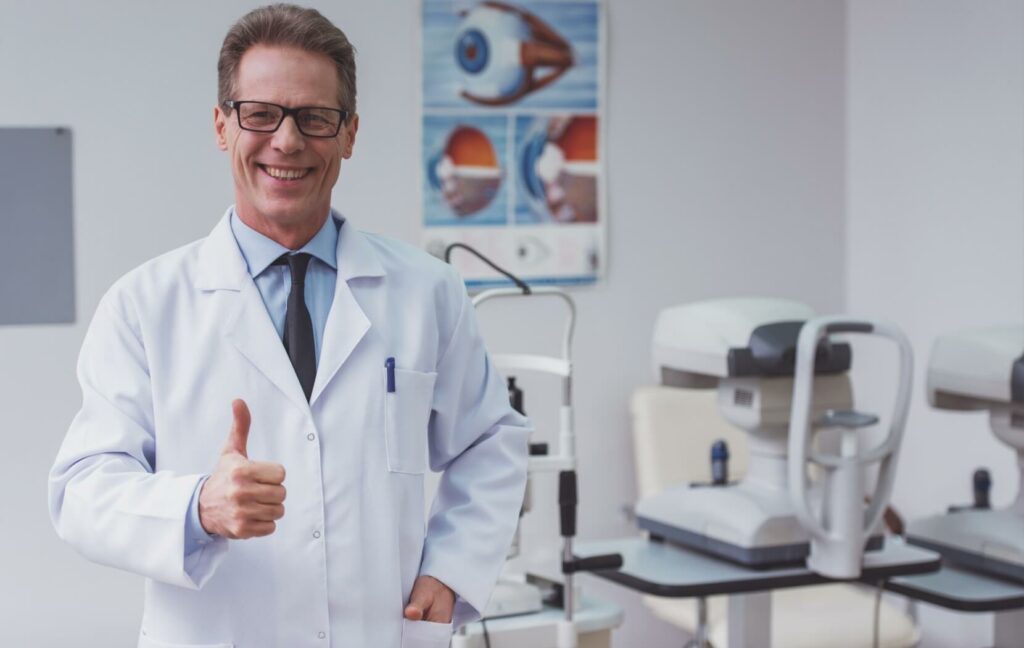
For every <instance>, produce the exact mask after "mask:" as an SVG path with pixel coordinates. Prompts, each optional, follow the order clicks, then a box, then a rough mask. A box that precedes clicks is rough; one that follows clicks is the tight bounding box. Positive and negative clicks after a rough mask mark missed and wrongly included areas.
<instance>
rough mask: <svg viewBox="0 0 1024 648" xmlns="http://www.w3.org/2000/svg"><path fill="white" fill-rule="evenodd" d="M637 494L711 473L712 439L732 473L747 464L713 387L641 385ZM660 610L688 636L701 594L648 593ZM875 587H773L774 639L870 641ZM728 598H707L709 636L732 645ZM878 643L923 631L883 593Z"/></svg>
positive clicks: (891, 645) (830, 645)
mask: <svg viewBox="0 0 1024 648" xmlns="http://www.w3.org/2000/svg"><path fill="white" fill-rule="evenodd" d="M630 410H631V418H632V429H633V449H634V456H635V458H636V459H635V460H636V474H637V482H638V483H637V489H638V492H637V496H638V498H643V497H646V496H648V495H651V494H654V493H658V492H660V491H663V490H665V488H667V487H668V486H671V485H673V484H678V483H681V482H709V481H710V480H711V466H710V451H711V445H712V444H713V443H714V442H715V441H716V440H718V439H723V440H725V441H726V442H727V443H728V444H729V451H730V455H731V456H730V460H729V478H730V479H731V480H735V479H738V478H739V477H741V476H742V474H743V471H744V470H745V469H746V464H747V451H746V447H745V443H746V435H745V433H744V432H743V431H742V430H739V429H738V428H735V427H733V426H732V425H730V424H729V423H728V422H727V421H725V420H724V419H723V418H722V416H721V413H720V412H719V410H718V406H717V404H716V395H715V392H714V391H711V390H701V389H683V388H676V387H661V386H650V387H641V388H639V389H637V390H636V391H635V392H634V393H633V398H632V401H631V404H630ZM643 600H644V605H646V606H647V608H648V609H649V610H651V612H653V613H654V615H655V616H656V617H658V618H659V619H662V620H663V621H666V622H668V623H671V624H672V625H674V626H677V627H679V628H680V629H682V630H683V631H685V632H686V633H687V634H689V635H690V636H694V635H695V633H696V630H697V623H698V613H697V607H698V603H697V600H696V599H673V598H662V597H655V596H645V597H644V599H643ZM874 608H875V590H874V589H872V588H870V587H867V586H863V585H858V584H846V583H835V584H826V585H815V586H809V587H796V588H788V589H780V590H775V591H773V592H772V622H771V628H772V639H771V645H773V646H783V647H785V648H865V647H867V646H872V645H873V641H874V626H873V622H874ZM726 615H727V605H726V597H725V596H724V595H723V596H713V597H709V598H708V599H707V628H706V633H707V635H706V636H707V637H708V639H709V640H710V642H711V645H712V646H715V647H721V646H725V645H727V632H728V630H727V626H728V624H727V622H726ZM879 619H880V630H879V644H878V645H879V647H880V648H909V647H911V646H915V645H917V643H918V641H919V640H920V631H919V629H918V628H917V626H916V624H915V623H914V621H913V619H912V618H911V617H910V615H909V614H908V613H907V612H905V611H904V610H903V609H902V608H901V607H899V606H896V605H893V604H891V603H890V602H888V601H886V600H885V599H884V598H883V600H882V603H881V606H880V617H879Z"/></svg>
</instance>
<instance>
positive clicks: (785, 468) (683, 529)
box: [636, 298, 912, 578]
mask: <svg viewBox="0 0 1024 648" xmlns="http://www.w3.org/2000/svg"><path fill="white" fill-rule="evenodd" d="M833 333H875V334H881V335H884V336H887V337H891V338H893V339H894V340H895V341H896V343H897V345H898V346H899V348H900V357H901V371H900V381H899V391H898V396H897V398H896V408H895V414H894V415H893V417H892V422H891V423H892V424H891V429H890V432H889V435H888V436H887V437H886V439H885V441H883V442H882V443H881V444H880V445H878V446H876V447H875V448H873V449H871V450H870V451H867V452H862V451H861V450H860V448H859V434H860V430H861V429H862V428H864V427H866V426H867V425H870V424H872V423H874V422H876V421H877V419H876V418H875V417H872V416H868V415H862V414H858V413H856V412H852V411H849V410H850V408H851V407H852V405H853V396H852V392H851V387H850V382H849V378H848V375H847V372H848V370H849V368H850V362H851V351H850V346H849V345H848V344H846V343H842V342H838V341H835V340H833V339H831V338H830V337H829V336H830V335H831V334H833ZM653 347H654V363H655V369H656V371H657V372H658V373H659V375H660V377H661V382H662V383H663V384H666V385H673V386H682V387H690V388H713V387H714V388H717V389H718V404H719V409H720V411H721V412H722V415H723V416H724V417H725V418H726V419H727V420H728V421H730V422H731V423H733V424H735V425H736V426H737V427H739V428H741V429H743V430H744V431H745V432H747V433H748V435H749V442H748V449H749V455H750V462H749V466H748V468H747V472H746V474H745V475H744V477H743V480H742V481H741V482H739V483H738V484H730V485H725V486H707V485H691V484H680V485H677V486H675V487H672V488H669V489H667V490H666V491H664V492H662V493H659V494H657V495H654V496H651V497H647V498H644V499H642V500H640V501H639V502H638V503H637V506H636V513H637V519H638V522H639V524H640V527H641V528H643V529H646V530H648V531H649V532H650V533H651V534H652V535H654V536H658V537H663V538H666V539H668V540H671V541H673V542H676V543H679V544H682V545H684V546H687V547H690V548H693V549H697V550H700V551H704V552H707V553H711V554H713V555H716V556H720V557H723V558H727V559H730V560H733V561H735V562H739V563H741V564H746V565H751V566H758V567H765V566H771V565H779V564H787V563H790V564H791V563H794V562H801V561H803V560H804V559H807V558H809V557H810V559H809V562H808V565H809V566H810V567H811V569H814V570H815V571H818V572H820V573H822V574H825V575H828V576H832V577H836V578H853V577H856V576H857V575H859V573H860V564H861V556H862V553H863V551H864V549H865V545H867V548H869V549H876V548H879V547H881V537H880V536H877V535H874V531H875V530H876V529H877V528H879V526H880V520H881V515H882V512H883V511H884V509H885V506H886V505H887V503H888V500H889V495H890V493H891V488H892V481H893V475H894V471H895V461H894V459H895V456H896V452H897V450H898V448H899V442H900V440H901V438H902V431H903V426H904V422H905V418H906V411H907V407H908V405H909V394H910V380H911V375H912V371H911V367H910V362H911V360H910V348H909V345H908V344H907V342H906V340H905V338H904V337H903V336H902V334H901V333H899V331H898V330H896V329H895V328H893V327H890V326H887V325H883V324H879V323H875V322H865V321H852V320H849V319H847V318H817V319H815V318H814V313H813V311H812V310H811V309H810V308H809V307H807V306H805V305H803V304H800V303H798V302H793V301H787V300H780V299H765V298H747V299H722V300H712V301H706V302H699V303H695V304H690V305H686V306H678V307H673V308H669V309H666V310H664V311H662V313H661V314H660V315H659V317H658V320H657V323H656V325H655V331H654V344H653ZM825 430H832V432H829V433H828V434H829V435H831V438H832V439H833V440H837V441H838V442H839V443H838V445H839V453H838V454H826V453H824V452H822V451H821V450H820V448H821V447H823V446H824V445H826V442H825V440H824V439H823V438H820V439H819V438H817V435H818V434H819V433H821V432H824V431H825ZM808 462H813V463H815V464H817V465H818V466H819V467H820V468H821V469H822V470H821V478H820V479H818V480H816V481H815V482H813V483H811V482H809V481H808V479H807V468H808ZM867 463H878V464H879V465H880V473H879V475H880V476H879V479H878V483H877V486H876V488H875V491H874V495H873V497H872V498H871V501H870V504H869V505H867V506H865V504H864V499H863V498H864V486H865V476H864V473H865V468H866V464H867ZM797 477H801V478H799V479H798V478H797ZM824 493H827V494H828V496H827V497H825V496H824V495H823V494H824ZM823 500H824V501H823ZM869 536H873V537H870V540H869Z"/></svg>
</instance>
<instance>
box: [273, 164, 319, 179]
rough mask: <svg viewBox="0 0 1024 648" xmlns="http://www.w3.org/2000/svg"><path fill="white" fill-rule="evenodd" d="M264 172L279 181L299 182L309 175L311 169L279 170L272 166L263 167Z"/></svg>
mask: <svg viewBox="0 0 1024 648" xmlns="http://www.w3.org/2000/svg"><path fill="white" fill-rule="evenodd" d="M263 170H264V171H266V172H267V174H268V175H270V176H272V177H274V178H277V179H278V180H298V179H299V178H301V177H303V176H305V175H306V174H307V173H309V169H302V170H296V169H278V168H276V167H270V166H265V167H263Z"/></svg>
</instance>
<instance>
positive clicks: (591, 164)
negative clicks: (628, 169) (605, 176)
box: [518, 115, 598, 223]
mask: <svg viewBox="0 0 1024 648" xmlns="http://www.w3.org/2000/svg"><path fill="white" fill-rule="evenodd" d="M518 168H519V176H520V182H521V185H522V188H523V190H524V193H525V194H526V196H527V200H528V202H529V206H530V209H531V210H532V211H533V212H534V213H536V214H538V215H541V216H544V217H550V218H552V219H554V220H556V221H558V222H563V223H593V222H595V221H596V220H597V176H598V163H597V118H596V117H593V116H590V115H578V116H574V117H555V118H552V119H545V120H540V121H537V122H535V125H534V127H533V129H532V131H531V133H530V134H529V135H528V136H527V137H526V139H525V141H524V143H523V144H522V146H521V147H520V149H519V164H518Z"/></svg>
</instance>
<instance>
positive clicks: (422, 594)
mask: <svg viewBox="0 0 1024 648" xmlns="http://www.w3.org/2000/svg"><path fill="white" fill-rule="evenodd" d="M432 602H433V597H432V596H431V595H430V592H429V591H428V590H427V588H426V587H421V586H420V583H419V581H418V580H417V582H416V583H415V584H414V585H413V586H412V594H410V595H409V605H406V606H405V618H406V619H409V620H410V621H422V620H423V619H424V618H426V616H427V610H428V609H429V608H430V604H431V603H432Z"/></svg>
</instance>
